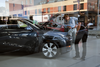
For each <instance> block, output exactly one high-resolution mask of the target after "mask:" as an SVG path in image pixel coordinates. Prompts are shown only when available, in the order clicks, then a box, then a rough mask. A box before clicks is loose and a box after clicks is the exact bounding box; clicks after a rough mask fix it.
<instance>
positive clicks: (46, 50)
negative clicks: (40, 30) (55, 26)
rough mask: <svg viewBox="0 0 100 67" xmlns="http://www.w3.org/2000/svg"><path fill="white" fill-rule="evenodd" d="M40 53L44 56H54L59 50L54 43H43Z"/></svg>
mask: <svg viewBox="0 0 100 67" xmlns="http://www.w3.org/2000/svg"><path fill="white" fill-rule="evenodd" d="M42 54H43V55H44V56H45V57H46V58H54V57H56V56H57V55H58V54H59V50H58V47H57V46H56V44H55V43H50V42H48V43H43V46H42Z"/></svg>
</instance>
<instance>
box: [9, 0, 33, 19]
mask: <svg viewBox="0 0 100 67" xmlns="http://www.w3.org/2000/svg"><path fill="white" fill-rule="evenodd" d="M8 2H9V15H11V16H17V17H23V18H28V16H24V14H25V13H26V12H24V8H25V7H29V6H34V0H9V1H8Z"/></svg>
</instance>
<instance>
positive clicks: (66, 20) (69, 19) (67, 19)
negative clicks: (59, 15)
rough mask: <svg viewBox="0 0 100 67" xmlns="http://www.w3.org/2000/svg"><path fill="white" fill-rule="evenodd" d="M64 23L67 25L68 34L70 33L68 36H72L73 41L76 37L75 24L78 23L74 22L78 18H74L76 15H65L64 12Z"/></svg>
mask: <svg viewBox="0 0 100 67" xmlns="http://www.w3.org/2000/svg"><path fill="white" fill-rule="evenodd" d="M63 18H64V21H63V22H64V25H67V27H68V28H69V29H70V30H69V31H68V34H69V35H70V36H72V38H73V43H74V42H75V38H76V31H77V30H76V28H77V25H78V23H76V22H78V18H76V17H69V15H67V14H65V15H64V17H63Z"/></svg>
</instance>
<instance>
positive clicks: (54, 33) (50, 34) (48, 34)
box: [44, 31, 68, 36]
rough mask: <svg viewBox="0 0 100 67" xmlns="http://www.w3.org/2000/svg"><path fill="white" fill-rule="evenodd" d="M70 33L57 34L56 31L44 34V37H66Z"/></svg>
mask: <svg viewBox="0 0 100 67" xmlns="http://www.w3.org/2000/svg"><path fill="white" fill-rule="evenodd" d="M67 34H68V33H67V32H56V31H49V32H47V33H45V34H44V36H59V35H61V36H66V35H67Z"/></svg>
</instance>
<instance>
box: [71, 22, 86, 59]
mask: <svg viewBox="0 0 100 67" xmlns="http://www.w3.org/2000/svg"><path fill="white" fill-rule="evenodd" d="M84 29H85V26H84V24H83V23H82V22H80V21H79V25H78V27H77V33H76V39H75V52H76V55H75V57H73V58H74V59H77V58H80V53H79V46H78V44H79V42H80V40H81V39H82V47H83V52H82V57H81V60H85V57H86V42H87V38H88V31H84Z"/></svg>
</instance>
